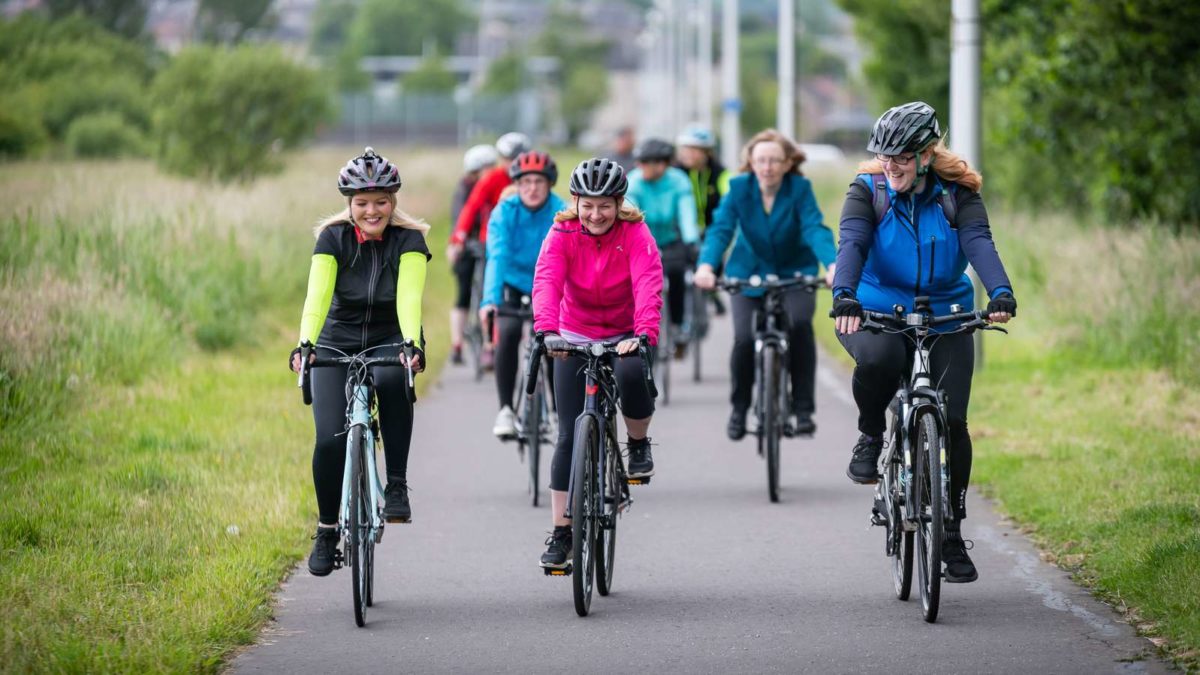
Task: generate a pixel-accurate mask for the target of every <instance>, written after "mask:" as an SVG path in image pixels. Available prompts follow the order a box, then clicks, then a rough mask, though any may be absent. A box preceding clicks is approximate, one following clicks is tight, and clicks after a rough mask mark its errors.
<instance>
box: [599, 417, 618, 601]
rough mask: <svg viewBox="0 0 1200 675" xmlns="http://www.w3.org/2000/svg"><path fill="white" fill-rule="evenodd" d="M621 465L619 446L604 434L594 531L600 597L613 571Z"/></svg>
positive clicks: (609, 584) (608, 590)
mask: <svg viewBox="0 0 1200 675" xmlns="http://www.w3.org/2000/svg"><path fill="white" fill-rule="evenodd" d="M622 467H623V465H622V464H621V446H620V445H618V444H617V441H616V439H615V438H613V436H612V434H611V433H608V434H605V435H604V473H605V480H604V491H605V493H606V494H605V495H604V511H603V513H604V522H603V523H601V525H600V527H598V528H597V532H596V551H597V552H598V555H597V556H596V590H597V591H599V592H600V595H602V596H603V595H608V594H609V592H610V591H612V582H613V568H614V566H615V565H616V562H617V520H618V518H619V517H620V507H621V497H622V493H623V491H624V490H625V471H624V469H623V468H622Z"/></svg>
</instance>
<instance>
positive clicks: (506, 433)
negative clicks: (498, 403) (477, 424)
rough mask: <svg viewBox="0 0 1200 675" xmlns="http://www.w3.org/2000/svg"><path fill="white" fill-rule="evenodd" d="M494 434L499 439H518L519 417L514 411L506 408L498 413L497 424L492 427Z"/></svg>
mask: <svg viewBox="0 0 1200 675" xmlns="http://www.w3.org/2000/svg"><path fill="white" fill-rule="evenodd" d="M492 433H493V434H495V435H496V437H497V438H499V439H502V440H503V439H508V438H516V437H517V416H516V414H514V413H513V409H512V408H510V407H508V406H504V407H503V408H501V409H500V412H498V413H496V423H495V424H493V425H492Z"/></svg>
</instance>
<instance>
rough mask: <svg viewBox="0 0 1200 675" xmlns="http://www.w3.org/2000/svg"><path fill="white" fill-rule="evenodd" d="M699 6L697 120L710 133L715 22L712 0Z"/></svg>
mask: <svg viewBox="0 0 1200 675" xmlns="http://www.w3.org/2000/svg"><path fill="white" fill-rule="evenodd" d="M697 4H698V5H699V6H698V8H697V9H698V11H699V17H698V18H699V20H700V24H699V26H698V29H697V30H698V32H699V33H700V44H699V45H698V47H699V54H698V58H697V62H698V65H697V68H698V70H699V71H700V73H699V76H700V88H699V92H700V93H699V96H698V97H697V98H699V101H698V105H699V107H700V110H699V115H697V117H696V119H697V120H698V121H699V122H700V123H701V124H703V125H704V128H705V129H708V130H709V131H710V132H711V131H712V128H713V49H712V41H713V22H712V0H698V2H697Z"/></svg>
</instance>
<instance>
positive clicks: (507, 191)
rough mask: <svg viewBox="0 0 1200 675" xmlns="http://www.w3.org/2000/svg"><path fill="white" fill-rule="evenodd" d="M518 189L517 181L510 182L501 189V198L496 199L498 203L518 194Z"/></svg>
mask: <svg viewBox="0 0 1200 675" xmlns="http://www.w3.org/2000/svg"><path fill="white" fill-rule="evenodd" d="M517 191H518V190H517V184H516V183H509V184H508V185H505V186H504V189H503V190H501V191H500V198H499V199H497V200H496V203H497V204H499V203H500V202H502V201H504V200H505V199H508V198H509V197H511V196H513V195H515V194H517Z"/></svg>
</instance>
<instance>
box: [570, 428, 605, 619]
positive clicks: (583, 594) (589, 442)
mask: <svg viewBox="0 0 1200 675" xmlns="http://www.w3.org/2000/svg"><path fill="white" fill-rule="evenodd" d="M599 452H600V430H599V429H598V428H597V426H596V419H595V418H594V417H592V416H591V415H585V416H583V417H582V418H581V419H580V420H579V423H578V424H577V425H576V426H575V448H574V453H573V456H574V457H575V466H574V467H573V468H574V474H575V475H574V492H572V493H571V556H572V558H571V567H572V568H573V572H572V574H571V586H572V588H573V590H574V592H575V613H576V614H578V615H579V616H587V614H588V609H589V608H590V607H591V604H592V582H593V580H594V578H595V572H596V556H595V550H594V549H593V546H594V545H595V542H596V518H597V515H598V513H597V510H596V491H597V489H598V487H599V486H598V485H597V483H598V479H597V476H596V464H597V459H598V456H599Z"/></svg>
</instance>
